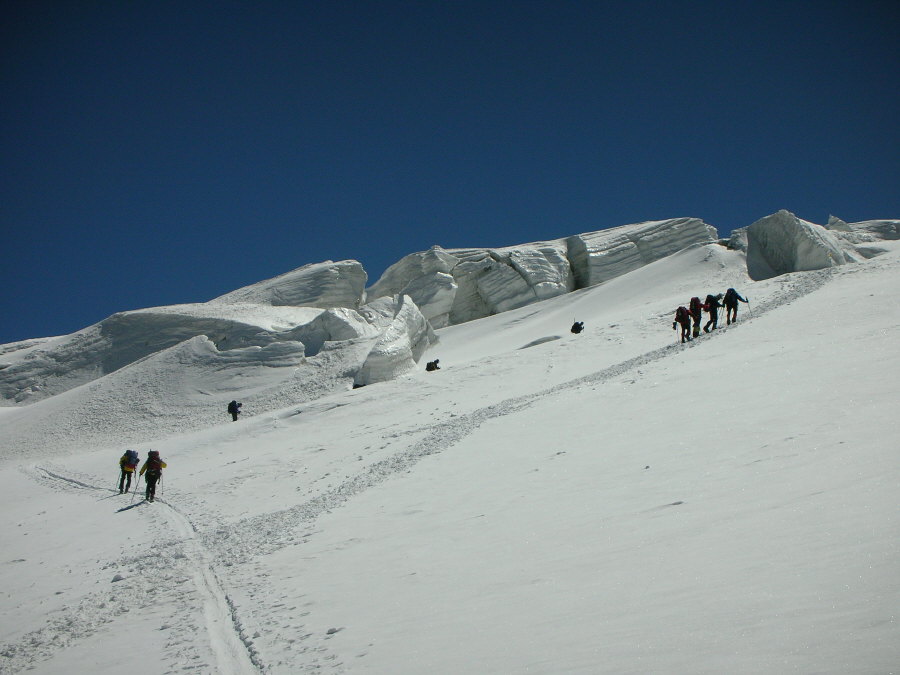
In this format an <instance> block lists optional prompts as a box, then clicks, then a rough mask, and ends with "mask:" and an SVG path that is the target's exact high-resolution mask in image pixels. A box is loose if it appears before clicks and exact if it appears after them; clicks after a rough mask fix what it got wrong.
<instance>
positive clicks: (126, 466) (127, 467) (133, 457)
mask: <svg viewBox="0 0 900 675" xmlns="http://www.w3.org/2000/svg"><path fill="white" fill-rule="evenodd" d="M140 461H141V458H140V457H138V453H137V450H126V451H125V454H124V455H122V458H121V459H120V460H119V469H120V470H121V475H120V477H119V494H122V493H123V492H128V491H129V490H130V489H131V476H132V474H133V473H134V472H135V470H136V469H137V465H138V463H139V462H140Z"/></svg>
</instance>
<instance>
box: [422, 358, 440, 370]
mask: <svg viewBox="0 0 900 675" xmlns="http://www.w3.org/2000/svg"><path fill="white" fill-rule="evenodd" d="M440 362H441V360H440V359H435V360H434V361H429V362H428V363H426V364H425V370H427V371H428V372H429V373H430V372H431V371H433V370H440V369H441V367H440V366H439V365H438V363H440Z"/></svg>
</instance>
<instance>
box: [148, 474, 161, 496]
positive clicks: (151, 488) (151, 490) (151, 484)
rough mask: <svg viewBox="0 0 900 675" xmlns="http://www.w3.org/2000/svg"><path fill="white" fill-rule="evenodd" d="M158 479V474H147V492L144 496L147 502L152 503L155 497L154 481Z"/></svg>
mask: <svg viewBox="0 0 900 675" xmlns="http://www.w3.org/2000/svg"><path fill="white" fill-rule="evenodd" d="M159 479H160V474H158V473H148V474H147V477H146V480H147V492H146V494H145V495H144V496H145V497H146V499H147V501H151V502H152V501H153V498H154V497H155V496H156V481H158V480H159Z"/></svg>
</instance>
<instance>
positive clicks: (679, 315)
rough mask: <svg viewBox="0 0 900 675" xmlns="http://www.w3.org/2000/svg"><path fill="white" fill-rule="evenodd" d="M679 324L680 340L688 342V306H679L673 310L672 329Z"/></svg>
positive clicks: (689, 334)
mask: <svg viewBox="0 0 900 675" xmlns="http://www.w3.org/2000/svg"><path fill="white" fill-rule="evenodd" d="M679 324H680V325H681V341H682V343H683V342H690V340H691V313H690V312H689V311H688V308H687V307H685V306H683V305H682V306H681V307H679V308H678V309H677V310H675V321H673V322H672V330H675V328H676V327H677V326H678V325H679Z"/></svg>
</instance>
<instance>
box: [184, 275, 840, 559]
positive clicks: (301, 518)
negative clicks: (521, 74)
mask: <svg viewBox="0 0 900 675" xmlns="http://www.w3.org/2000/svg"><path fill="white" fill-rule="evenodd" d="M832 275H833V270H831V269H826V270H820V271H816V272H807V273H799V274H794V275H790V276H786V277H784V281H783V282H782V288H781V289H780V290H779V291H778V292H776V293H775V295H774V296H773V297H771V298H770V299H769V300H768V301H766V302H764V303H761V304H760V305H759V306H757V307H754V308H753V311H752V317H749V318H744V319H742V320H741V323H740V324H733V325H732V326H727V327H725V326H723V327H720V328H719V329H718V331H717V333H719V334H722V333H725V332H726V331H728V330H732V329H733V328H737V327H738V326H739V325H741V324H744V323H748V322H749V321H752V320H753V318H756V317H760V316H763V315H764V314H766V313H768V312H770V311H772V310H773V309H776V308H779V307H783V306H785V305H788V304H790V303H791V302H792V301H794V300H795V299H797V298H800V297H803V296H804V295H807V294H809V293H812V292H813V291H815V290H817V289H818V288H820V287H821V286H823V285H824V284H825V283H826V282H827V281H828V280H829V279H830V278H831V277H832ZM712 337H714V335H710V336H705V338H704V339H698V340H695V341H692V342H689V343H686V344H680V343H678V344H670V345H667V346H665V347H660V348H658V349H654V350H652V351H649V352H646V353H644V354H640V355H638V356H636V357H634V358H631V359H628V360H626V361H622V362H620V363H617V364H615V365H612V366H610V367H608V368H604V369H603V370H599V371H597V372H594V373H589V374H587V375H584V376H582V377H579V378H576V379H573V380H570V381H568V382H564V383H562V384H558V385H555V386H553V387H550V388H548V389H544V390H541V391H537V392H533V393H530V394H525V395H522V396H516V397H512V398H509V399H506V400H504V401H501V402H499V403H496V404H493V405H490V406H486V407H484V408H480V409H478V410H475V411H473V412H470V413H467V414H463V415H459V416H457V417H453V418H452V419H450V420H448V421H446V422H441V423H437V424H435V425H432V426H431V427H428V428H426V429H423V432H424V433H425V436H424V438H422V439H420V440H419V441H418V442H416V443H414V444H413V445H412V446H411V447H409V448H407V449H405V450H402V451H400V452H398V453H397V454H396V455H394V456H392V457H388V458H386V459H383V460H381V461H379V462H376V463H374V464H371V465H369V466H368V467H366V469H364V470H363V471H362V472H360V473H359V474H357V475H356V476H353V477H351V478H349V479H347V480H346V481H344V482H343V483H341V484H340V485H338V486H337V487H335V488H333V489H331V490H329V491H327V492H325V493H323V494H321V495H319V496H317V497H315V498H313V499H311V500H309V501H306V502H304V503H302V504H298V505H296V506H294V507H291V508H288V509H285V510H283V511H278V512H273V513H266V514H263V515H259V516H254V517H252V518H248V519H246V520H243V521H240V522H238V523H234V524H232V525H229V526H223V527H219V528H216V529H215V530H214V531H210V532H206V533H204V534H203V535H202V536H203V538H204V540H205V545H206V547H207V548H210V549H213V548H217V549H218V550H219V555H220V558H219V559H223V558H224V559H227V560H228V561H229V564H238V563H241V562H246V561H247V560H248V559H250V558H251V557H254V556H257V555H261V554H266V553H271V552H274V551H277V550H280V549H282V548H284V547H285V546H288V545H292V544H296V543H297V541H298V537H297V536H296V530H297V528H298V527H301V526H304V525H309V524H310V523H312V522H313V521H315V520H316V518H318V516H320V515H321V514H322V513H326V512H328V511H332V510H334V509H336V508H339V507H340V506H341V505H342V504H344V503H346V502H347V501H348V500H349V499H351V498H352V497H353V496H355V495H357V494H360V493H361V492H363V491H365V490H367V489H370V488H372V487H375V486H377V485H380V484H381V483H383V482H385V481H386V480H388V479H390V478H392V477H393V476H397V475H399V474H401V473H403V472H405V471H408V470H409V469H411V468H412V467H413V466H414V465H415V464H416V463H418V462H419V461H420V460H422V459H424V458H425V457H428V456H430V455H435V454H438V453H440V452H443V451H444V450H447V449H448V448H451V447H453V446H454V445H456V444H457V443H458V442H460V441H461V440H462V439H463V438H465V437H467V436H469V435H470V434H472V433H474V432H475V431H476V430H477V429H478V428H479V427H481V426H482V425H483V424H484V423H486V422H488V421H490V420H493V419H496V418H498V417H503V416H505V415H510V414H513V413H517V412H520V411H521V410H524V409H526V408H528V407H529V406H530V405H532V404H534V403H535V402H537V401H539V400H540V399H543V398H545V397H547V396H553V395H555V394H558V393H560V392H563V391H568V390H571V389H576V388H578V387H582V386H586V385H592V384H599V383H602V382H607V381H609V380H611V379H614V378H616V377H619V376H621V375H623V374H625V373H627V372H629V371H632V370H635V369H637V368H640V367H641V366H644V365H647V364H649V363H652V362H654V361H658V360H660V359H663V358H666V357H668V356H671V355H673V354H676V353H679V352H680V351H682V350H684V349H692V348H695V347H700V346H701V345H702V344H703V343H704V342H705V340H707V339H710V338H712Z"/></svg>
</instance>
